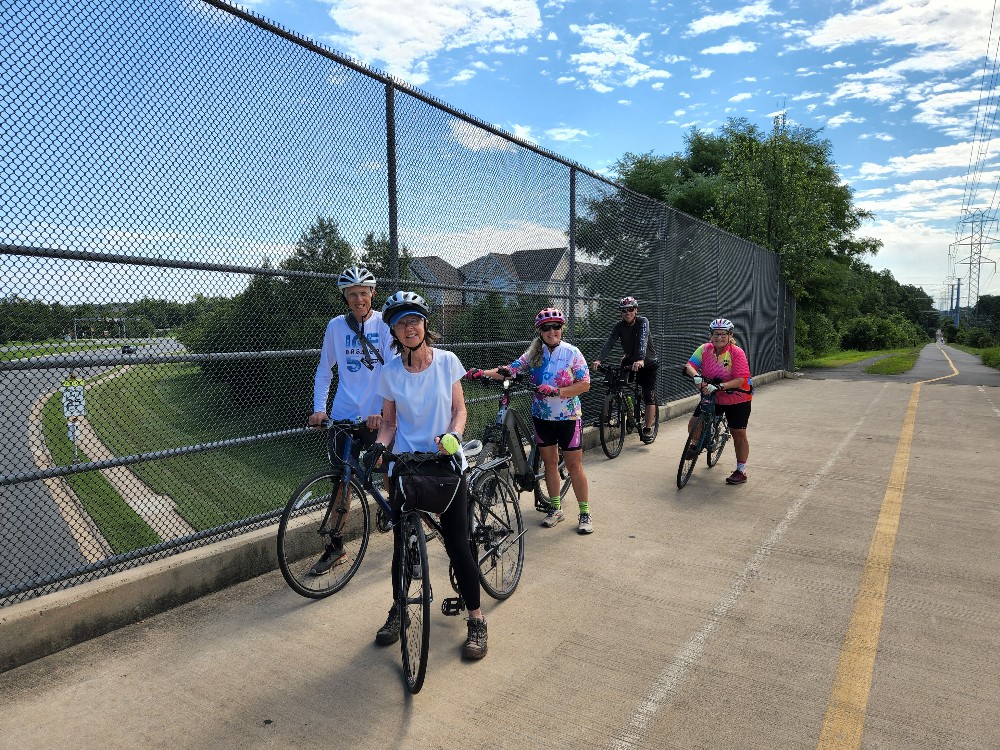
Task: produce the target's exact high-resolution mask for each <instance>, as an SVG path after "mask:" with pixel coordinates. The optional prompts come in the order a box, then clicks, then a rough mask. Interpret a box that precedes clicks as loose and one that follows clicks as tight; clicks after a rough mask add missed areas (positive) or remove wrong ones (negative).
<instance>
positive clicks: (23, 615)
mask: <svg viewBox="0 0 1000 750" xmlns="http://www.w3.org/2000/svg"><path fill="white" fill-rule="evenodd" d="M797 376H798V375H797V373H789V372H784V371H781V370H777V371H774V372H769V373H764V374H763V375H758V376H754V385H755V386H763V385H767V384H769V383H773V382H775V381H778V380H781V379H782V378H785V377H797ZM697 400H698V397H697V396H689V397H687V398H683V399H680V400H678V401H672V402H670V403H668V404H665V405H663V406H661V407H660V421H666V420H668V419H674V418H675V417H680V416H686V415H688V414H690V413H691V411H692V410H693V409H694V406H695V404H696V403H697ZM599 444H600V437H599V434H598V430H597V428H596V427H588V428H587V429H585V430H584V433H583V445H584V448H585V449H588V450H589V449H592V448H595V447H597V446H598V445H599ZM274 536H275V529H274V526H273V525H269V526H267V527H265V528H263V529H258V530H257V531H253V532H250V533H247V534H241V535H240V536H238V537H234V538H232V539H227V540H225V541H221V542H217V543H215V544H210V545H207V546H205V547H200V548H198V549H194V550H189V551H187V552H182V553H180V554H177V555H173V556H171V557H168V558H166V559H163V560H158V561H156V562H152V563H148V564H146V565H142V566H140V567H138V568H135V569H132V570H127V571H124V572H122V573H116V574H114V575H111V576H107V577H106V578H101V579H99V580H96V581H89V582H87V583H83V584H80V585H78V586H74V587H73V588H71V589H67V590H65V591H58V592H55V593H52V594H46V595H45V596H42V597H39V598H37V599H34V600H32V601H28V602H21V603H19V604H14V605H12V606H10V607H6V608H3V609H0V672H5V671H7V670H10V669H14V668H15V667H19V666H21V665H22V664H27V663H28V662H31V661H34V660H35V659H40V658H42V657H44V656H48V655H49V654H54V653H56V652H57V651H61V650H62V649H64V648H69V647H70V646H73V645H76V644H78V643H82V642H83V641H86V640H89V639H91V638H96V637H97V636H100V635H104V634H105V633H109V632H111V631H112V630H116V629H118V628H121V627H124V626H125V625H130V624H132V623H134V622H136V621H138V620H142V619H145V618H147V617H150V616H152V615H155V614H157V613H159V612H163V611H165V610H168V609H171V608H173V607H177V606H179V605H181V604H184V603H186V602H189V601H192V600H194V599H197V598H199V597H201V596H204V595H206V594H210V593H212V592H214V591H219V590H221V589H224V588H226V587H228V586H232V585H233V584H235V583H239V582H241V581H246V580H249V579H251V578H254V577H256V576H258V575H261V574H263V573H267V572H270V571H272V570H274V569H275V568H277V567H278V560H277V553H276V548H275V541H274Z"/></svg>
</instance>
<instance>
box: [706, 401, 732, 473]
mask: <svg viewBox="0 0 1000 750" xmlns="http://www.w3.org/2000/svg"><path fill="white" fill-rule="evenodd" d="M728 442H729V422H727V421H726V415H725V414H723V415H722V416H721V417H720V418H718V419H716V420H715V425H714V427H713V429H712V443H711V445H709V446H708V454H707V456H706V457H705V460H706V461H708V468H710V469H711V468H712V467H713V466H715V465H716V464H717V463H719V458H721V456H722V451H724V450H725V449H726V443H728Z"/></svg>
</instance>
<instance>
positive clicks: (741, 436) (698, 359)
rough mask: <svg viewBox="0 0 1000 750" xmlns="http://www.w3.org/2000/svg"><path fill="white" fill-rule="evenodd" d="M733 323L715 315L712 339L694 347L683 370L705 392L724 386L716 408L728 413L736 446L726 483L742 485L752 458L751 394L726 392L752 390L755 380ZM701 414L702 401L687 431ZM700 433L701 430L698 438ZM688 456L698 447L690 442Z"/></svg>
mask: <svg viewBox="0 0 1000 750" xmlns="http://www.w3.org/2000/svg"><path fill="white" fill-rule="evenodd" d="M733 328H734V326H733V324H732V323H731V322H729V321H728V320H726V319H725V318H716V319H715V320H713V321H712V322H711V323H710V324H709V326H708V332H709V333H710V334H711V341H709V342H708V343H707V344H702V345H701V346H699V347H698V348H697V349H695V351H694V354H692V355H691V357H690V358H689V359H688V361H687V364H686V365H685V366H684V371H685V372H686V373H687V374H688V375H690V376H691V377H693V378H694V382H695V384H696V385H697V386H698V389H699V390H701V391H702V392H704V391H705V389H706V388H708V387H710V386H714V387H715V388H718V389H721V390H720V391H719V394H718V395H717V396H716V397H715V408H716V410H717V411H720V412H722V413H723V414H725V415H726V421H727V422H728V423H729V431H730V432H731V433H732V436H733V447H734V448H735V449H736V471H734V472H733V473H732V474H731V475H730V476H729V477H727V478H726V484H743V483H744V482H745V481H747V474H746V469H747V459H748V458H750V441H749V440H747V423H748V422H749V421H750V399H751V398H752V396H751V395H750V394H749V393H726V392H725V389H726V388H739V389H741V390H745V391H750V390H752V389H753V382H752V381H751V379H750V364H749V363H748V362H747V355H746V352H744V351H743V350H742V349H740V348H739V347H738V346H736V344H735V343H734V342H733ZM700 414H701V403H699V404H698V406H697V407H695V410H694V414H693V415H691V419H690V421H689V422H688V433H689V434H690V433H691V429H692V428H693V427H695V425H696V424H697V423H698V417H699V415H700ZM700 436H701V432H700V431H698V432H696V433H695V434H694V437H695V438H698V437H700ZM687 450H688V453H686V454H685V458H689V459H690V458H695V455H690V454H691V453H693V452H694V451H695V450H696V449H695V447H693V446H691V445H688V447H687Z"/></svg>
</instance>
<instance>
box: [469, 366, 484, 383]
mask: <svg viewBox="0 0 1000 750" xmlns="http://www.w3.org/2000/svg"><path fill="white" fill-rule="evenodd" d="M465 377H466V378H467V379H469V380H479V379H480V378H484V377H486V375H485V373H483V371H482V370H480V369H479V368H478V367H473V368H472V369H470V370H467V371H466V372H465Z"/></svg>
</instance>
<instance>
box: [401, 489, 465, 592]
mask: <svg viewBox="0 0 1000 750" xmlns="http://www.w3.org/2000/svg"><path fill="white" fill-rule="evenodd" d="M394 481H395V480H394ZM394 494H395V497H394V498H393V499H392V509H393V513H392V516H393V519H394V521H396V524H395V525H394V526H393V527H392V539H393V547H392V597H393V601H399V533H400V531H399V523H398V521H399V508H400V504H401V503H402V496H403V493H402V492H401V491H400V490H399V488H398V487H397V488H396V492H395V493H394ZM441 538H442V540H443V541H444V548H445V551H446V552H447V553H448V559H449V560H451V565H452V567H453V568H454V569H455V578H456V579H457V581H458V591H459V593H460V594H461V595H462V599H464V600H465V608H466V609H467V610H469V611H470V612H471V611H472V610H474V609H479V606H480V593H481V589H480V588H479V567H478V566H477V565H476V560H475V558H474V557H473V556H472V549H471V548H470V547H469V486H468V484H467V483H466V481H465V477H462V483H461V484H460V485H459V486H458V492H457V493H456V494H455V498H454V499H453V500H452V501H451V505H449V506H448V510H446V511H445V512H444V513H442V514H441Z"/></svg>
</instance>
